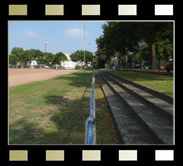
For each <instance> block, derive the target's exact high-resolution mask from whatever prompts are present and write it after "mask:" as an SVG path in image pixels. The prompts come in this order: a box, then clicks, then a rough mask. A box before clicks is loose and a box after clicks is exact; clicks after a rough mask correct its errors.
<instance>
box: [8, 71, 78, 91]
mask: <svg viewBox="0 0 183 166" xmlns="http://www.w3.org/2000/svg"><path fill="white" fill-rule="evenodd" d="M77 71H78V70H55V69H9V88H13V87H15V86H19V85H25V84H29V83H33V82H37V81H43V80H47V79H50V78H53V77H57V76H62V75H65V74H70V73H74V72H77Z"/></svg>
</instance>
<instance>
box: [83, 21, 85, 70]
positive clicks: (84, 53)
mask: <svg viewBox="0 0 183 166" xmlns="http://www.w3.org/2000/svg"><path fill="white" fill-rule="evenodd" d="M84 66H85V21H84ZM84 66H83V72H85V69H84Z"/></svg>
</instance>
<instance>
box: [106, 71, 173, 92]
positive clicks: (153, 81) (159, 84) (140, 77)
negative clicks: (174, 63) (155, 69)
mask: <svg viewBox="0 0 183 166" xmlns="http://www.w3.org/2000/svg"><path fill="white" fill-rule="evenodd" d="M103 71H105V72H109V73H111V74H114V75H116V76H118V77H121V78H124V79H128V80H131V81H134V82H136V83H139V84H142V85H143V86H146V87H149V88H151V89H155V90H157V91H159V92H162V93H166V94H168V95H170V96H173V77H172V76H168V75H158V74H152V73H141V72H133V71H125V70H123V71H119V70H111V69H103Z"/></svg>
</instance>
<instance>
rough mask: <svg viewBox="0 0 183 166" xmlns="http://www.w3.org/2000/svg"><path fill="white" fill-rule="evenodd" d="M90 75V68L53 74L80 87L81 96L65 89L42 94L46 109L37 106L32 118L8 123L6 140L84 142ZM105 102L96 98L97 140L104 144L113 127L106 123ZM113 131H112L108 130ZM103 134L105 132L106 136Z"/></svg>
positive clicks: (14, 141) (36, 142) (41, 142)
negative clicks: (75, 95)
mask: <svg viewBox="0 0 183 166" xmlns="http://www.w3.org/2000/svg"><path fill="white" fill-rule="evenodd" d="M91 76H92V71H86V73H73V74H70V75H65V76H62V77H57V78H54V79H55V80H68V84H69V85H70V86H73V87H74V88H73V87H72V88H73V89H74V90H75V89H76V90H77V88H80V87H81V89H80V90H82V92H81V94H80V97H79V98H73V97H72V94H74V93H77V91H72V93H71V94H69V95H68V94H67V93H66V95H65V94H64V95H63V94H61V93H60V94H59V93H58V95H55V93H53V94H52V93H51V94H50V93H49V94H47V95H45V96H43V99H44V100H43V99H41V101H43V102H44V103H46V104H48V105H47V106H48V107H47V106H46V107H45V108H46V109H45V110H37V112H35V113H36V116H33V117H34V118H31V117H30V118H26V117H19V119H17V120H16V121H15V122H14V123H13V124H11V126H9V144H10V145H12V144H30V145H39V144H84V141H85V121H86V119H87V117H88V116H89V107H90V90H91V84H90V82H91ZM76 78H77V79H76ZM75 87H76V88H75ZM84 87H85V88H84ZM54 90H55V89H54V88H53V91H54ZM49 91H51V89H50V90H49ZM69 93H70V91H69ZM104 106H105V103H104V99H103V98H101V99H97V101H96V110H97V119H98V122H97V123H98V124H97V125H98V126H99V127H98V129H97V132H98V135H97V137H98V139H97V142H99V143H105V144H107V143H110V142H111V139H112V138H111V137H110V135H111V134H110V133H109V128H110V129H111V130H113V129H112V127H111V126H112V125H111V123H112V122H111V123H108V121H107V120H106V119H105V117H108V116H106V114H107V113H104V109H105V107H104ZM30 111H32V110H30ZM105 111H106V110H105ZM106 125H108V127H106ZM109 126H110V127H109ZM113 132H114V131H111V133H113ZM106 135H108V136H107V137H106Z"/></svg>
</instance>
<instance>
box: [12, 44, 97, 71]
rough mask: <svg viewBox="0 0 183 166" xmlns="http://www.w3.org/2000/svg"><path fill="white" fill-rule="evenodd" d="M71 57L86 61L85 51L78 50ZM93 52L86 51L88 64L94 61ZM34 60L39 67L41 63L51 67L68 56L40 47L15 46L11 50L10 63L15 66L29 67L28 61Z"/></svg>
mask: <svg viewBox="0 0 183 166" xmlns="http://www.w3.org/2000/svg"><path fill="white" fill-rule="evenodd" d="M70 58H71V60H72V61H74V62H78V61H80V62H83V61H84V51H82V50H77V51H75V52H74V53H72V54H71V55H70ZM92 59H93V53H92V52H89V51H85V63H86V64H87V63H88V62H89V61H92ZM32 60H36V61H37V64H38V65H39V67H40V66H41V64H45V65H47V66H49V67H50V68H52V67H53V65H55V64H60V61H66V60H67V57H66V55H65V54H64V53H62V52H58V53H56V54H53V53H51V52H42V51H40V50H39V49H30V50H25V51H24V50H23V48H21V47H14V48H12V50H11V54H10V55H9V64H11V65H12V66H15V65H16V64H17V63H19V64H20V65H21V67H25V68H26V67H27V62H31V61H32Z"/></svg>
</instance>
